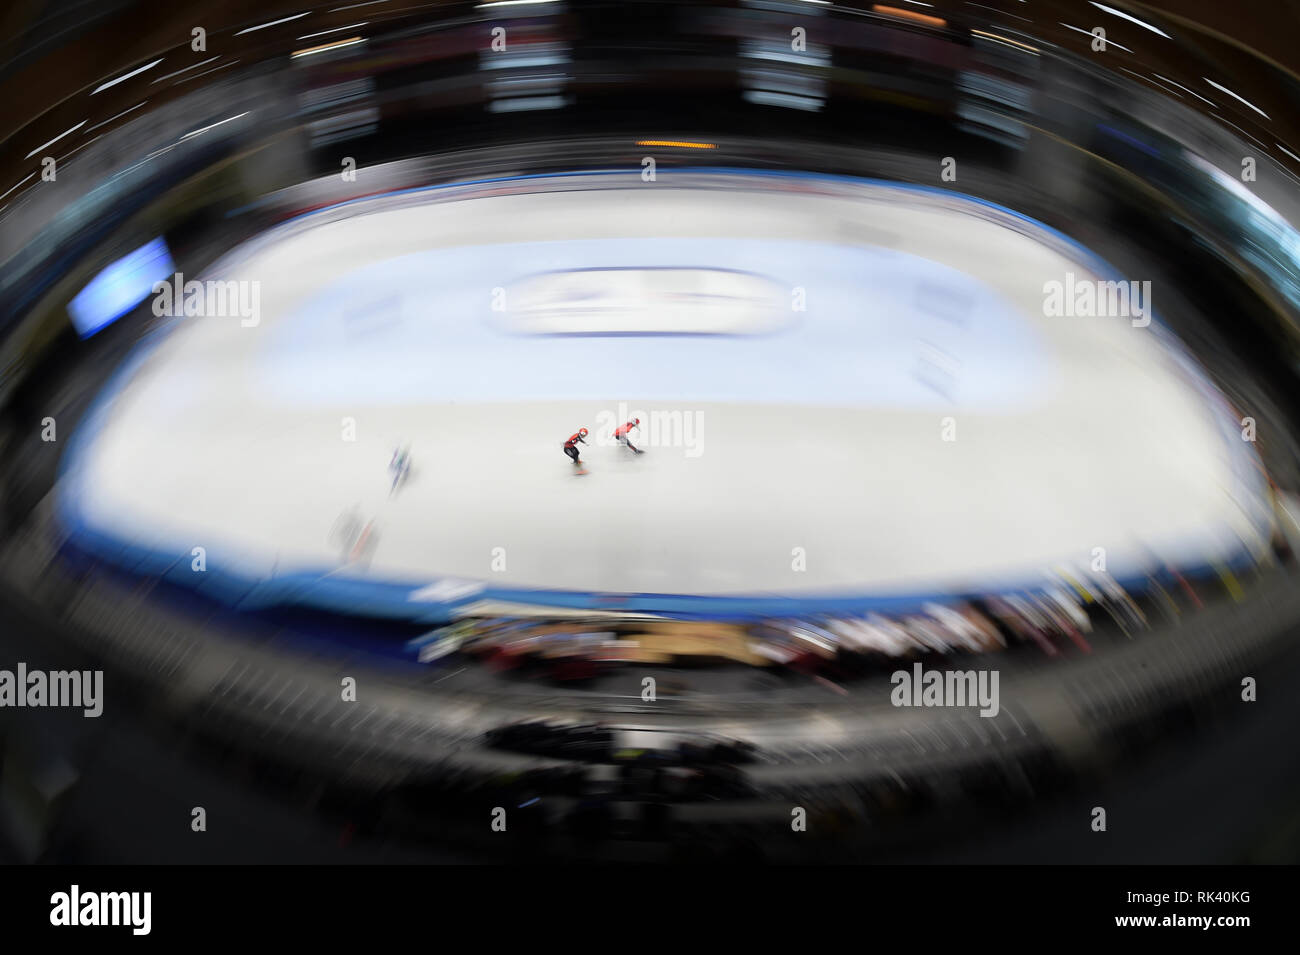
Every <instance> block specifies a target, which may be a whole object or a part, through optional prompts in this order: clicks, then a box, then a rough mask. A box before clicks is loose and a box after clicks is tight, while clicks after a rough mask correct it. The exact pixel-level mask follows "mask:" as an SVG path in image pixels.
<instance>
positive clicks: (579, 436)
mask: <svg viewBox="0 0 1300 955" xmlns="http://www.w3.org/2000/svg"><path fill="white" fill-rule="evenodd" d="M579 443H581V444H586V443H587V429H586V428H579V429H578V430H577V431H575V432H574V433H573V434H571V435H569V440H568V441H565V442H564V453H565V454H567V455H568V456H569V457H570V458H572V459H573V466H574V467H575V468H581V467H582V460H581V459H580V458H579V457H578V445H579Z"/></svg>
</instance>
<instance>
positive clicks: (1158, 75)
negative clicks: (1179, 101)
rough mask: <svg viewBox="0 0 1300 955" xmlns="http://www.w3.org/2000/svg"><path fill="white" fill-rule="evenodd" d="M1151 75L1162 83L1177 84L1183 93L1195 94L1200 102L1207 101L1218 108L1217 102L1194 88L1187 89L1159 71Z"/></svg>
mask: <svg viewBox="0 0 1300 955" xmlns="http://www.w3.org/2000/svg"><path fill="white" fill-rule="evenodd" d="M1151 75H1152V76H1153V77H1155V78H1156V79H1158V80H1159V81H1160V82H1162V83H1168V84H1169V85H1170V86H1177V87H1178V88H1179V89H1180V90H1182V91H1183V92H1184V93H1191V94H1192V95H1193V96H1195V97H1196V98H1197V99H1198V100H1200V101H1201V102H1202V103H1209V104H1210V105H1211V106H1213V107H1214V108H1215V109H1218V108H1219V104H1218V103H1216V102H1214V100H1209V99H1206V98H1205V97H1204V96H1202V95H1201V94H1200V93H1198V92H1196V90H1189V89H1188V88H1187V87H1186V86H1184V85H1183V84H1182V83H1175V82H1174V81H1173V80H1171V79H1169V77H1167V76H1161V75H1160V74H1159V73H1152V74H1151Z"/></svg>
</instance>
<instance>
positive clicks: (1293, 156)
mask: <svg viewBox="0 0 1300 955" xmlns="http://www.w3.org/2000/svg"><path fill="white" fill-rule="evenodd" d="M1273 145H1274V146H1276V147H1277V148H1278V149H1280V150H1282V152H1284V153H1286V154H1287V155H1288V156H1290V157H1291V158H1292V159H1294V160H1295V161H1296V162H1300V156H1297V155H1296V154H1295V153H1293V152H1291V150H1289V149H1287V148H1286V147H1285V146H1283V145H1282V144H1281V143H1274V144H1273ZM5 195H8V193H5ZM3 198H4V196H0V199H3Z"/></svg>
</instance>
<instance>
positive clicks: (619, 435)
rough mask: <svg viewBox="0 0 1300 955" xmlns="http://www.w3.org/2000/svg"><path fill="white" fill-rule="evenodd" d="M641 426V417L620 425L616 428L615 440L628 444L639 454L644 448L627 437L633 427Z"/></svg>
mask: <svg viewBox="0 0 1300 955" xmlns="http://www.w3.org/2000/svg"><path fill="white" fill-rule="evenodd" d="M639 427H641V419H640V418H633V419H632V420H631V421H629V422H628V423H627V424H622V425H619V426H618V427H617V428H615V429H614V440H615V441H617V442H618V443H619V444H624V445H627V446H628V447H629V448H631V449H632V450H633V451H635V452H636V453H637V454H641V453H642V449H641V448H638V447H637V446H636V445H635V444H633V443H632V442H631V441H629V440H628V437H627V436H628V432H630V431H631V430H632V429H633V428H639Z"/></svg>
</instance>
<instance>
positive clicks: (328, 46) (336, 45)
mask: <svg viewBox="0 0 1300 955" xmlns="http://www.w3.org/2000/svg"><path fill="white" fill-rule="evenodd" d="M364 42H365V37H360V36H352V37H348V38H347V39H346V40H335V41H334V42H333V43H322V44H321V45H320V46H311V47H308V48H307V49H305V50H294V51H293V53H292V54H290V56H292V57H299V56H311V55H312V54H313V53H324V52H325V51H326V50H341V49H343V47H345V46H356V45H357V44H358V43H364Z"/></svg>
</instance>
